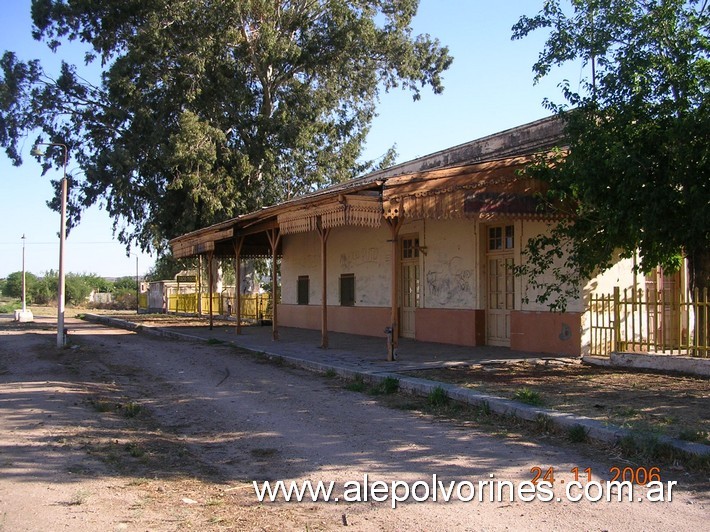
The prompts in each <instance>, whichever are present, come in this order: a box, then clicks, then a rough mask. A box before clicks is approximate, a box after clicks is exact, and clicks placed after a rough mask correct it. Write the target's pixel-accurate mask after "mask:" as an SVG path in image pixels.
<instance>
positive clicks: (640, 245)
mask: <svg viewBox="0 0 710 532" xmlns="http://www.w3.org/2000/svg"><path fill="white" fill-rule="evenodd" d="M709 28H710V19H709V18H708V5H707V2H700V1H698V0H654V1H649V2H618V1H616V0H570V1H569V2H566V1H561V0H547V1H545V3H544V6H543V9H542V10H541V11H540V12H539V13H538V14H537V15H536V16H534V17H526V16H524V17H522V18H521V19H520V20H519V21H518V23H517V24H516V25H515V26H514V27H513V38H523V37H525V36H527V35H528V34H530V33H532V32H534V31H537V30H544V31H547V32H549V37H548V39H547V41H546V44H545V46H544V48H543V50H542V52H541V53H540V56H539V59H538V61H537V63H535V65H534V66H533V71H534V73H535V79H536V80H539V79H540V78H542V77H543V76H546V75H549V74H550V72H551V69H552V68H553V67H554V66H556V65H560V64H562V63H565V62H568V61H581V62H582V63H583V64H584V65H586V66H588V67H589V66H591V67H592V68H591V71H592V75H591V77H590V78H589V79H584V80H582V82H581V84H580V87H579V89H578V90H574V89H573V87H572V85H571V84H570V83H569V82H568V81H565V82H563V83H562V84H561V87H562V93H563V96H564V98H565V103H563V104H555V103H553V102H551V101H549V100H546V102H545V104H546V105H547V107H548V108H549V109H551V110H552V111H554V112H555V113H557V114H558V115H559V116H560V118H561V119H562V120H564V121H565V124H566V133H567V139H568V142H569V146H568V151H567V152H566V153H561V152H557V153H553V154H551V155H550V156H549V157H547V158H546V160H544V161H541V163H540V164H537V165H534V166H533V167H532V168H531V169H530V173H531V174H532V175H535V176H537V177H540V178H542V179H544V180H546V181H547V182H548V183H550V191H549V195H548V199H549V200H550V202H552V203H554V204H557V205H559V204H562V205H566V206H568V207H570V206H571V208H572V210H571V212H570V213H568V214H571V216H570V217H569V223H566V224H563V225H561V226H560V227H559V228H558V229H557V230H555V231H554V232H553V233H552V235H551V236H550V237H549V238H538V239H534V240H532V241H531V242H530V244H529V246H528V249H527V254H528V259H529V260H530V263H531V266H530V269H529V272H530V273H533V272H534V271H539V270H540V269H541V268H544V266H545V264H544V261H545V260H549V259H550V258H551V254H554V253H555V251H554V250H555V248H556V247H559V246H560V245H561V244H563V243H564V242H569V243H570V244H571V246H572V253H571V255H570V258H569V260H568V261H567V264H566V266H567V267H568V272H572V273H570V274H569V277H568V278H567V279H566V280H565V279H563V281H565V282H567V283H574V282H577V283H578V282H579V281H580V280H581V279H584V278H588V277H590V275H591V274H593V272H594V271H595V270H596V269H603V268H605V267H607V266H608V265H609V264H610V263H611V261H612V260H613V259H614V258H615V254H621V256H622V257H630V256H632V254H634V253H635V252H636V250H638V251H639V252H640V255H641V263H640V268H641V269H642V270H643V271H650V270H651V269H653V268H654V267H656V266H657V265H660V266H662V267H664V268H665V269H667V270H674V269H676V270H677V268H678V267H679V266H680V264H681V261H680V257H681V256H686V257H688V259H689V264H690V270H691V284H692V285H693V286H694V287H698V288H704V287H708V286H709V285H710V211H709V205H710V145H709V144H708V142H707V138H708V131H710V107H709V105H710V104H709V103H708V94H707V93H708V84H709V83H710V62H709V55H710V40H709V38H708V37H709V35H708V31H709ZM536 269H537V270H536ZM575 278H576V281H575ZM553 292H554V290H553V291H552V292H550V291H547V292H546V291H542V294H543V295H544V294H545V293H547V296H548V297H549V296H556V297H555V298H554V301H556V302H557V303H558V304H559V306H560V308H563V307H564V305H565V304H566V302H565V301H564V299H565V297H564V293H565V290H564V289H563V290H561V291H560V292H558V293H557V294H554V293H553ZM553 304H554V302H553Z"/></svg>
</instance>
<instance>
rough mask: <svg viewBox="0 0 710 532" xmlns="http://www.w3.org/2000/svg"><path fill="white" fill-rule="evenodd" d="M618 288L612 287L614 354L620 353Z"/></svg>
mask: <svg viewBox="0 0 710 532" xmlns="http://www.w3.org/2000/svg"><path fill="white" fill-rule="evenodd" d="M619 293H620V291H619V287H618V286H615V287H614V309H613V313H614V316H613V318H614V341H613V342H612V345H613V346H614V349H613V350H614V352H617V353H618V352H619V351H621V344H622V342H621V298H620V295H619Z"/></svg>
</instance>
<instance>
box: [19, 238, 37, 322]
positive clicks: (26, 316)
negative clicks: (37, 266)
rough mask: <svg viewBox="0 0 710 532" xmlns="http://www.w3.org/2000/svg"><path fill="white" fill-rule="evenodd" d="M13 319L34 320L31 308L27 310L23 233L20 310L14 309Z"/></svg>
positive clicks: (23, 241)
mask: <svg viewBox="0 0 710 532" xmlns="http://www.w3.org/2000/svg"><path fill="white" fill-rule="evenodd" d="M15 321H19V322H21V323H27V322H30V321H34V316H33V315H32V311H31V310H27V279H26V277H25V235H24V234H23V235H22V310H16V311H15Z"/></svg>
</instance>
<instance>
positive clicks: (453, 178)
mask: <svg viewBox="0 0 710 532" xmlns="http://www.w3.org/2000/svg"><path fill="white" fill-rule="evenodd" d="M533 158H534V156H532V155H531V156H524V157H510V158H505V159H500V160H494V161H487V162H483V163H477V164H471V165H464V166H457V167H452V168H444V169H440V170H432V171H427V172H419V173H416V174H408V175H403V176H397V177H392V178H389V179H388V180H387V182H386V183H385V185H384V189H383V193H382V199H383V209H384V213H385V214H384V215H385V217H386V218H396V217H401V218H429V219H435V220H445V219H457V218H478V219H484V220H485V219H492V218H499V217H500V218H503V217H505V218H510V217H522V218H528V219H554V218H558V215H557V214H556V213H555V212H554V211H553V210H552V209H550V208H549V207H548V206H546V205H544V204H543V203H542V201H541V200H540V199H539V198H540V195H541V194H543V193H545V192H546V191H547V186H546V184H545V183H544V182H542V181H540V180H537V179H532V178H530V177H526V176H524V175H522V174H521V171H522V170H523V169H524V168H525V167H526V166H527V165H529V164H530V163H531V162H532V161H533Z"/></svg>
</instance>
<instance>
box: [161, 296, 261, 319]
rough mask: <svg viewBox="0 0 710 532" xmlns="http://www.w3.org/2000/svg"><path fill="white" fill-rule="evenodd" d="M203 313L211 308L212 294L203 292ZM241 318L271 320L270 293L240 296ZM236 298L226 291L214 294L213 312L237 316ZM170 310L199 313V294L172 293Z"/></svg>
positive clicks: (169, 304) (169, 301)
mask: <svg viewBox="0 0 710 532" xmlns="http://www.w3.org/2000/svg"><path fill="white" fill-rule="evenodd" d="M200 297H201V299H202V301H201V303H202V305H201V306H202V314H207V313H208V312H209V308H210V295H209V294H201V295H200ZM240 301H241V314H240V315H241V318H242V319H244V320H270V319H271V317H272V310H271V308H272V306H271V295H270V294H248V295H243V296H241V298H240ZM235 305H236V298H235V297H233V296H229V295H227V294H226V293H222V294H217V293H215V294H212V313H213V314H216V315H223V316H225V315H226V316H236V314H237V312H236V308H235ZM167 311H168V312H174V313H184V314H197V294H196V293H192V294H170V295H169V296H168V308H167Z"/></svg>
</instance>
